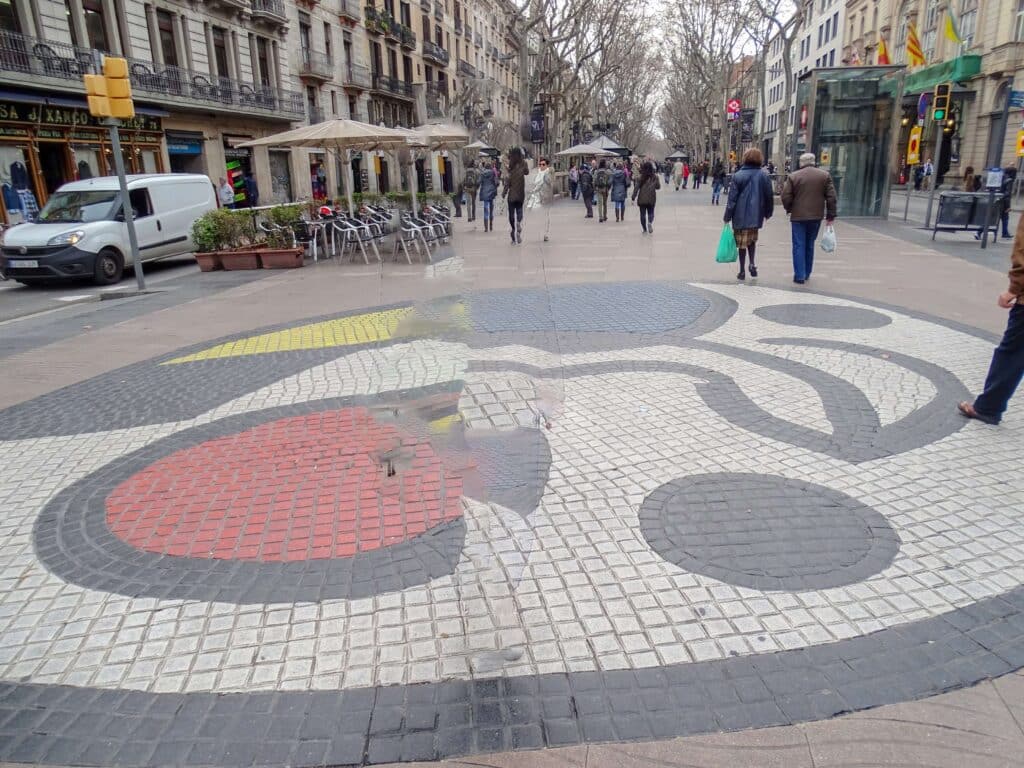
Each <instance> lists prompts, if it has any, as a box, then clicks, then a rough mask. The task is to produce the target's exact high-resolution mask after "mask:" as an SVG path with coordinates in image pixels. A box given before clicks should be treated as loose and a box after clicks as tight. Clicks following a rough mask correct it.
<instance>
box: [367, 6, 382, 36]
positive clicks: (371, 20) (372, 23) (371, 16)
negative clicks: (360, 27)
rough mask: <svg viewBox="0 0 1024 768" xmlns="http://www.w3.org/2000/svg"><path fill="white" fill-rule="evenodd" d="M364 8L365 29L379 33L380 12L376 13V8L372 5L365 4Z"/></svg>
mask: <svg viewBox="0 0 1024 768" xmlns="http://www.w3.org/2000/svg"><path fill="white" fill-rule="evenodd" d="M364 10H365V11H366V31H367V32H370V33H372V34H375V35H379V34H380V33H381V31H382V30H381V28H380V14H379V13H377V9H376V8H374V7H373V6H372V5H368V6H366V8H365V9H364Z"/></svg>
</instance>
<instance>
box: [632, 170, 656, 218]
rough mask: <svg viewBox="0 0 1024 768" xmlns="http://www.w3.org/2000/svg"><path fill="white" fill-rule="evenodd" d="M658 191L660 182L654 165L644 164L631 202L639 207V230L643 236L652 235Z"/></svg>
mask: <svg viewBox="0 0 1024 768" xmlns="http://www.w3.org/2000/svg"><path fill="white" fill-rule="evenodd" d="M659 189H661V182H660V181H659V180H658V174H657V173H656V172H655V170H654V164H653V163H644V164H643V165H642V166H641V167H640V179H639V180H638V181H637V183H636V185H635V186H634V187H633V200H635V201H636V204H637V205H638V206H639V207H640V229H641V231H642V232H643V233H644V234H645V235H646V234H648V233H650V234H652V235H653V234H654V206H655V204H656V203H657V202H658V190H659Z"/></svg>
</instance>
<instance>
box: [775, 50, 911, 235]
mask: <svg viewBox="0 0 1024 768" xmlns="http://www.w3.org/2000/svg"><path fill="white" fill-rule="evenodd" d="M903 72H904V67H902V66H897V67H843V68H842V69H815V70H813V71H811V72H808V73H807V74H806V75H804V76H803V77H802V78H801V79H800V82H799V84H798V86H797V97H796V126H795V139H796V140H795V141H794V142H793V156H792V157H791V158H790V167H791V169H792V170H796V169H797V168H799V158H800V155H801V154H802V153H804V152H808V151H810V152H813V153H814V154H815V155H816V156H817V158H818V165H819V166H820V167H821V168H824V169H825V170H827V171H828V172H829V173H831V174H832V178H833V180H834V182H835V185H836V194H837V196H838V198H839V215H840V216H843V217H850V216H877V217H881V218H887V217H888V212H889V190H890V178H891V176H890V172H889V170H890V169H889V163H890V160H891V158H892V149H893V146H892V142H893V140H894V139H893V137H894V136H895V135H897V132H896V131H895V129H894V127H895V121H896V120H897V119H898V118H899V116H900V113H899V110H898V109H897V105H898V104H899V103H900V99H901V98H902V89H903Z"/></svg>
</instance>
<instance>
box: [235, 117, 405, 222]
mask: <svg viewBox="0 0 1024 768" xmlns="http://www.w3.org/2000/svg"><path fill="white" fill-rule="evenodd" d="M408 145H409V141H408V134H406V133H404V132H402V131H399V130H396V129H394V128H385V127H384V126H382V125H373V124H371V123H362V122H360V121H358V120H346V119H340V118H339V119H336V120H327V121H325V122H322V123H315V124H313V125H306V126H303V127H301V128H294V129H292V130H290V131H283V132H282V133H275V134H274V135H272V136H264V137H263V138H261V139H254V140H253V141H247V142H245V143H243V144H239V146H240V147H261V146H279V147H314V148H319V147H322V148H323V149H334V150H337V151H338V152H343V151H344V152H346V156H345V157H346V163H345V165H346V167H347V169H348V171H347V174H348V184H347V185H346V192H347V193H348V195H347V196H348V212H349V214H350V215H351V214H353V213H354V206H353V204H352V187H353V185H354V184H355V179H354V177H353V174H352V162H351V160H352V156H351V152H353V151H363V152H373V151H376V150H392V149H401V148H402V147H406V146H408Z"/></svg>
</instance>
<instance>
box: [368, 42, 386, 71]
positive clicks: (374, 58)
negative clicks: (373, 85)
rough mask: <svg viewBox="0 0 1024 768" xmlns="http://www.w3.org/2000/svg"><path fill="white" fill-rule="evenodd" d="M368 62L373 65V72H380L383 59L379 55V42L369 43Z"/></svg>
mask: <svg viewBox="0 0 1024 768" xmlns="http://www.w3.org/2000/svg"><path fill="white" fill-rule="evenodd" d="M370 63H371V65H372V67H373V74H374V75H379V74H381V70H382V69H383V66H382V64H383V61H382V60H381V56H380V43H370Z"/></svg>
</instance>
